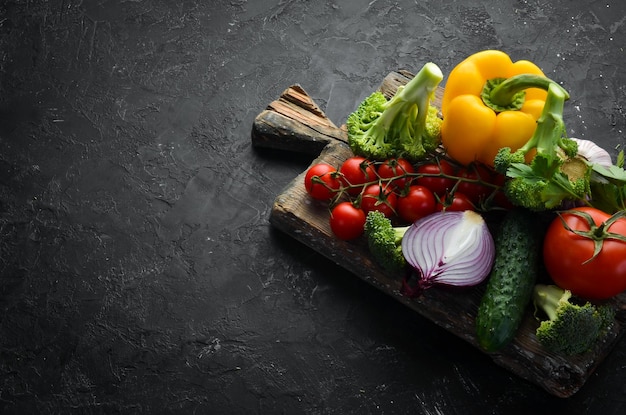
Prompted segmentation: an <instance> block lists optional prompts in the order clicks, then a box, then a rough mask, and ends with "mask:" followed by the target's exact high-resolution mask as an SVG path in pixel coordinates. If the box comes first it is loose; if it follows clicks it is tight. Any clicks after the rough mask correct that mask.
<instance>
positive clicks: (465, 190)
mask: <svg viewBox="0 0 626 415" xmlns="http://www.w3.org/2000/svg"><path fill="white" fill-rule="evenodd" d="M458 175H459V177H461V178H463V179H468V180H480V181H483V182H486V183H493V180H494V179H495V175H494V174H492V173H491V171H490V170H488V169H487V168H486V167H484V166H483V165H481V164H476V165H474V166H471V167H468V168H464V169H461V171H460V172H459V173H458ZM456 189H457V190H458V191H459V192H461V193H462V194H464V195H465V196H467V197H468V198H469V199H470V200H471V201H472V203H474V204H478V203H480V202H481V201H484V200H485V199H487V197H489V195H490V194H491V193H492V192H493V188H492V187H490V186H485V185H483V184H480V183H473V182H468V181H463V180H462V181H461V182H460V183H459V185H458V186H457V188H456Z"/></svg>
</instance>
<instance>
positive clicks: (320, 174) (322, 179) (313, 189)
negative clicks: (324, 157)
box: [304, 163, 341, 200]
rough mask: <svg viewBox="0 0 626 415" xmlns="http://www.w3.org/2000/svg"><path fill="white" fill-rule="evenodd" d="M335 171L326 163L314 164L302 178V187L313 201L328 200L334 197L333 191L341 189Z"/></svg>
mask: <svg viewBox="0 0 626 415" xmlns="http://www.w3.org/2000/svg"><path fill="white" fill-rule="evenodd" d="M338 176H339V174H338V173H337V170H336V169H335V168H334V167H333V166H331V165H330V164H327V163H317V164H314V165H313V166H311V167H310V168H309V170H307V172H306V175H305V176H304V187H305V189H306V191H307V193H309V195H311V197H312V198H313V199H317V200H330V199H332V198H333V196H335V194H336V193H335V192H334V191H333V190H337V189H339V188H340V187H341V182H340V181H339V178H338Z"/></svg>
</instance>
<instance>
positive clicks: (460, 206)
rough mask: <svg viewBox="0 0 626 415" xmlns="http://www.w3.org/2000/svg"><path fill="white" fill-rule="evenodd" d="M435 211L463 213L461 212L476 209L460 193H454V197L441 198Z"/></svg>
mask: <svg viewBox="0 0 626 415" xmlns="http://www.w3.org/2000/svg"><path fill="white" fill-rule="evenodd" d="M436 209H437V211H439V212H441V211H443V210H445V211H450V212H453V211H463V210H475V209H476V207H475V206H474V204H473V203H472V201H471V200H470V199H469V198H468V197H467V196H465V195H464V194H463V193H461V192H454V195H452V196H450V195H448V196H446V197H443V198H441V200H440V201H439V202H438V203H437V208H436Z"/></svg>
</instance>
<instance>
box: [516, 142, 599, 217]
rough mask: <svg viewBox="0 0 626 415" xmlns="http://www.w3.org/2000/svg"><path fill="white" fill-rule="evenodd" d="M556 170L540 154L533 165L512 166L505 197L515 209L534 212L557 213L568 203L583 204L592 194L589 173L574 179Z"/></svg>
mask: <svg viewBox="0 0 626 415" xmlns="http://www.w3.org/2000/svg"><path fill="white" fill-rule="evenodd" d="M560 166H561V164H559V167H560ZM554 167H555V166H554V164H553V165H550V164H549V160H547V159H546V158H545V157H544V156H543V155H540V154H537V155H536V156H535V157H534V158H533V160H532V161H531V163H530V165H528V164H524V163H514V164H512V165H511V166H510V167H509V169H508V170H507V176H508V177H509V180H507V181H506V183H505V185H504V194H505V195H506V197H507V198H508V199H509V200H510V201H511V203H513V204H514V205H517V206H523V207H525V208H527V209H530V210H534V211H543V210H546V209H554V208H557V207H559V206H561V205H562V204H563V202H564V201H566V200H583V199H584V198H585V196H586V195H588V194H589V192H590V181H589V173H587V175H586V176H584V177H579V178H573V177H570V176H568V175H567V174H566V173H565V172H563V171H561V170H560V169H558V170H557V171H552V169H554Z"/></svg>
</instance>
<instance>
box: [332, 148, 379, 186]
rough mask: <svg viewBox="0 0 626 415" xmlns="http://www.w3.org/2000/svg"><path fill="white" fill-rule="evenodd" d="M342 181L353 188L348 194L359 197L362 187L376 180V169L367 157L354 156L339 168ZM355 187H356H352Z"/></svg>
mask: <svg viewBox="0 0 626 415" xmlns="http://www.w3.org/2000/svg"><path fill="white" fill-rule="evenodd" d="M339 172H340V173H341V179H342V182H343V184H344V185H345V186H351V187H350V188H349V189H348V193H349V194H351V195H357V194H359V193H360V192H361V190H362V189H363V187H362V185H363V184H365V183H367V182H371V181H374V180H376V179H377V178H378V177H377V176H376V168H375V167H374V165H373V164H372V163H371V162H370V161H368V160H367V159H365V157H360V156H354V157H350V158H348V159H347V160H346V161H344V162H343V164H342V165H341V167H340V168H339ZM352 186H355V187H352Z"/></svg>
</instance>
